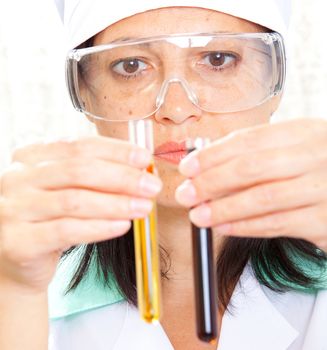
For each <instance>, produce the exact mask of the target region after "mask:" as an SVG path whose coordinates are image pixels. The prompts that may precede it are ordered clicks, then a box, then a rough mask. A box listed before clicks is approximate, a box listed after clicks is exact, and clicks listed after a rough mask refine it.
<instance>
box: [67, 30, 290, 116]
mask: <svg viewBox="0 0 327 350" xmlns="http://www.w3.org/2000/svg"><path fill="white" fill-rule="evenodd" d="M285 61H286V59H285V50H284V44H283V39H282V37H281V35H280V34H278V33H241V34H229V33H226V34H225V33H218V34H213V33H209V34H180V35H166V36H159V37H152V38H145V39H138V40H126V41H124V40H123V41H120V42H113V43H109V44H105V45H99V46H93V47H88V48H83V49H74V50H72V51H70V52H69V53H68V56H67V61H66V78H67V85H68V89H69V93H70V97H71V100H72V103H73V105H74V107H75V108H76V109H77V110H78V111H80V112H83V113H85V114H87V115H89V116H91V117H93V118H95V119H100V120H107V121H129V120H137V119H143V118H147V117H149V116H151V115H153V114H155V113H156V112H157V111H158V110H159V109H160V108H161V106H162V105H163V104H164V103H165V99H166V98H168V95H169V91H170V89H172V87H173V86H175V87H174V88H175V89H176V88H178V89H182V90H181V91H182V94H185V97H186V98H188V99H189V101H190V102H191V103H193V104H194V105H195V106H197V107H198V108H200V109H201V110H203V111H205V112H208V113H214V114H219V113H232V112H240V111H243V110H247V109H251V108H254V107H256V106H258V105H260V104H262V103H264V102H265V101H267V100H268V99H270V98H271V97H273V96H276V95H278V94H279V93H281V91H282V89H283V86H284V81H285V66H286V63H285ZM171 95H172V94H170V95H169V98H173V96H174V95H173V96H171ZM178 96H180V94H178ZM176 103H178V99H177V98H176Z"/></svg>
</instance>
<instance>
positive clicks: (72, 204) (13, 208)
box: [3, 189, 153, 222]
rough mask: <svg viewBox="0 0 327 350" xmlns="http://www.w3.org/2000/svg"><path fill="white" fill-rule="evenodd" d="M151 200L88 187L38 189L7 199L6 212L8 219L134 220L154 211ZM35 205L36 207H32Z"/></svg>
mask: <svg viewBox="0 0 327 350" xmlns="http://www.w3.org/2000/svg"><path fill="white" fill-rule="evenodd" d="M152 207H153V201H152V200H149V199H143V198H136V197H128V196H123V195H115V194H104V193H101V192H93V191H87V190H78V189H69V190H61V191H47V192H44V191H42V192H41V191H39V192H36V191H35V192H34V193H30V194H28V195H25V196H23V197H16V198H15V197H14V198H10V199H8V200H7V203H6V207H5V208H4V209H3V215H4V216H5V217H6V218H7V219H9V220H17V221H29V222H40V221H48V220H55V219H60V218H64V217H65V218H78V219H99V220H105V219H110V220H131V219H134V218H140V217H145V216H146V215H147V214H149V212H150V211H151V209H152ZM31 208H33V210H31Z"/></svg>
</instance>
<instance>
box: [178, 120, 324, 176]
mask: <svg viewBox="0 0 327 350" xmlns="http://www.w3.org/2000/svg"><path fill="white" fill-rule="evenodd" d="M326 130H327V122H326V121H325V120H318V119H314V120H313V119H297V120H291V121H287V122H281V123H277V124H264V125H258V126H255V127H251V128H247V129H241V130H237V131H234V132H232V133H230V134H229V135H227V136H225V137H223V138H221V139H219V140H217V141H215V142H213V143H212V144H211V145H210V146H208V147H206V148H205V149H203V150H199V151H195V152H192V153H191V154H190V155H188V156H187V157H185V158H184V159H183V160H182V161H181V163H180V165H179V170H180V172H181V173H182V174H183V175H185V176H187V177H193V176H196V175H197V174H199V173H200V172H202V171H205V170H206V169H209V168H210V167H212V166H215V165H219V164H223V163H225V162H227V161H229V160H231V159H233V158H235V157H239V156H242V155H246V154H248V153H255V152H262V151H265V150H269V149H275V148H276V147H278V148H285V147H289V146H295V145H299V144H301V143H303V142H305V141H306V140H307V139H312V137H313V135H314V137H315V139H317V138H318V137H321V138H322V139H324V138H325V136H324V135H326ZM311 131H312V132H311Z"/></svg>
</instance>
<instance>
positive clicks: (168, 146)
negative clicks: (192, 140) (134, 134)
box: [154, 141, 188, 164]
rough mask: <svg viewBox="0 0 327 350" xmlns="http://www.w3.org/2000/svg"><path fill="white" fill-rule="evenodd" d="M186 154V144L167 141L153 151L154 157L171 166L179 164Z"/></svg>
mask: <svg viewBox="0 0 327 350" xmlns="http://www.w3.org/2000/svg"><path fill="white" fill-rule="evenodd" d="M187 154H188V150H187V149H186V142H185V141H182V142H179V143H178V142H173V141H168V142H165V143H163V144H161V145H160V146H158V147H157V148H156V149H155V151H154V156H155V157H156V158H159V159H163V160H165V161H167V162H170V163H173V164H179V163H180V161H181V160H182V159H183V158H184V157H185V156H186V155H187Z"/></svg>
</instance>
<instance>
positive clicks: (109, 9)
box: [55, 0, 291, 49]
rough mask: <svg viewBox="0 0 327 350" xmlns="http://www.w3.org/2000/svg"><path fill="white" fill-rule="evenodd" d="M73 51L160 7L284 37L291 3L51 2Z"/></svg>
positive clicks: (214, 0) (230, 0)
mask: <svg viewBox="0 0 327 350" xmlns="http://www.w3.org/2000/svg"><path fill="white" fill-rule="evenodd" d="M55 2H56V4H57V7H58V10H59V13H60V15H61V18H62V21H63V23H64V25H65V29H66V33H67V40H68V47H69V48H70V49H71V48H74V47H76V46H78V45H80V44H81V43H83V42H84V41H85V40H87V39H89V38H91V37H92V36H93V35H95V34H97V33H99V32H101V31H102V30H103V29H105V28H106V27H108V26H109V25H111V24H113V23H115V22H117V21H119V20H121V19H123V18H126V17H129V16H132V15H134V14H136V13H141V12H144V11H148V10H152V9H156V8H162V7H171V6H173V7H175V6H186V7H200V8H207V9H212V10H216V11H220V12H224V13H227V14H230V15H233V16H235V17H240V18H243V19H246V20H248V21H251V22H254V23H257V24H260V25H262V26H264V27H267V28H269V29H271V30H274V31H277V32H279V33H280V34H281V35H282V36H283V37H284V38H286V36H287V28H288V23H289V17H290V12H291V0H152V1H150V0H138V1H131V0H118V1H117V2H116V1H112V0H55Z"/></svg>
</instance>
